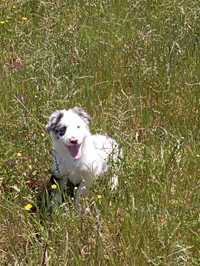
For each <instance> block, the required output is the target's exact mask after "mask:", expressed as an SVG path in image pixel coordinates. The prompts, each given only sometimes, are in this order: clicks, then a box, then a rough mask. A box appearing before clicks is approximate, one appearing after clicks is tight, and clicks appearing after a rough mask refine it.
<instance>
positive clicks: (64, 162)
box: [46, 107, 121, 203]
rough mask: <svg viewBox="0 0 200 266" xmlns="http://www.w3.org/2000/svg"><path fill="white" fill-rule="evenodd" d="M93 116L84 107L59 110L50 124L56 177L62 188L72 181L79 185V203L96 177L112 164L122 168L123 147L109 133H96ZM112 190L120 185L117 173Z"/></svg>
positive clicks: (54, 174) (50, 118)
mask: <svg viewBox="0 0 200 266" xmlns="http://www.w3.org/2000/svg"><path fill="white" fill-rule="evenodd" d="M90 121H91V118H90V116H89V114H88V113H86V112H85V111H84V110H83V109H82V108H79V107H74V108H72V109H69V110H58V111H55V112H54V113H52V114H51V116H50V117H49V122H48V124H47V127H46V128H47V131H48V132H49V133H50V135H51V138H52V142H53V157H54V164H53V178H54V180H55V181H56V182H58V183H59V185H60V186H61V187H65V186H66V185H67V183H68V182H69V183H72V184H73V185H74V186H76V187H77V192H76V195H75V199H76V202H77V203H79V199H80V197H81V196H82V195H84V194H85V193H86V191H87V189H88V188H89V186H90V184H91V183H92V181H93V179H94V178H95V177H101V176H103V175H104V174H105V173H106V172H107V171H108V169H109V167H111V166H113V165H115V166H116V168H115V169H116V170H117V169H118V168H119V163H120V157H121V150H120V149H119V146H118V144H117V142H116V141H115V140H114V139H113V138H110V137H108V136H106V135H99V134H96V135H93V134H91V132H90V129H89V124H90ZM110 183H111V190H114V189H116V187H117V185H118V176H117V174H115V175H114V176H112V178H111V180H110Z"/></svg>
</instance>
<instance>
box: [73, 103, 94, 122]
mask: <svg viewBox="0 0 200 266" xmlns="http://www.w3.org/2000/svg"><path fill="white" fill-rule="evenodd" d="M72 111H73V112H74V113H76V114H77V115H79V116H80V117H81V118H82V119H83V120H84V121H85V123H86V124H88V125H89V123H90V122H91V117H90V115H89V114H88V113H87V112H86V111H85V110H83V108H81V107H74V108H72Z"/></svg>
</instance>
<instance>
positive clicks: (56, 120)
mask: <svg viewBox="0 0 200 266" xmlns="http://www.w3.org/2000/svg"><path fill="white" fill-rule="evenodd" d="M90 120H91V119H90V116H89V115H88V114H87V113H86V112H85V111H84V110H83V109H82V108H79V107H74V108H72V109H69V110H59V111H55V112H54V113H53V114H51V116H50V117H49V122H48V124H47V127H46V128H47V131H48V132H49V133H50V134H51V136H52V139H53V141H54V142H59V143H60V144H61V145H63V146H64V147H65V148H66V150H67V151H68V152H69V154H70V155H71V157H72V158H73V159H80V157H81V148H82V147H81V146H82V144H83V141H84V139H85V138H86V137H87V136H89V135H90V131H89V123H90Z"/></svg>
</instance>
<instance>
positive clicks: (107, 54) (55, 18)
mask: <svg viewBox="0 0 200 266" xmlns="http://www.w3.org/2000/svg"><path fill="white" fill-rule="evenodd" d="M0 47H1V53H0V80H1V83H0V116H1V118H0V137H1V138H0V265H52V266H53V265H95V266H96V265H119V266H121V265H127V266H128V265H135V266H143V265H156V266H158V265H170V266H171V265H174V266H176V265H184V266H185V265H200V249H199V247H200V212H199V210H200V181H199V177H200V137H199V136H200V130H199V129H200V5H199V1H198V0H183V1H179V0H173V1H172V0H165V1H162V0H121V1H120V0H116V1H114V0H102V1H97V0H77V1H72V0H68V1H64V0H57V1H47V0H42V1H39V0H15V1H14V0H10V1H6V0H0ZM73 106H82V107H83V108H85V109H86V110H87V111H88V112H89V113H90V114H91V117H92V125H91V130H92V132H94V133H95V132H96V133H102V132H106V133H108V134H109V135H111V136H113V137H114V138H115V139H116V140H117V141H118V142H119V143H120V144H121V146H122V147H123V151H124V158H123V162H122V168H121V172H120V184H119V188H118V190H117V192H116V193H111V192H110V190H109V189H108V186H107V182H106V179H105V181H101V182H99V181H96V182H95V183H94V184H93V186H92V187H91V189H90V191H89V193H88V196H87V198H86V199H84V200H85V201H86V204H87V205H88V206H90V212H89V213H88V214H87V215H80V213H79V212H78V211H77V209H76V208H75V206H74V204H73V202H71V201H70V199H69V200H68V201H66V203H65V204H63V205H62V206H60V207H59V208H58V209H56V210H55V211H54V213H53V214H52V215H51V216H48V215H47V216H44V217H43V216H42V217H41V215H40V212H39V211H37V212H36V213H34V214H30V213H29V212H28V211H26V210H25V209H24V206H25V205H26V204H27V203H28V202H30V203H32V204H35V202H36V198H37V194H38V191H39V190H40V188H41V186H43V185H44V184H45V182H47V180H48V179H49V177H50V171H51V162H52V157H51V141H50V137H49V135H48V134H47V132H46V130H45V125H46V123H47V120H48V117H49V115H50V114H51V113H52V112H53V111H54V110H56V109H62V108H66V109H67V108H70V107H73ZM108 177H109V174H108Z"/></svg>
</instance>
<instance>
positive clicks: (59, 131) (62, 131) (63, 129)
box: [58, 127, 66, 137]
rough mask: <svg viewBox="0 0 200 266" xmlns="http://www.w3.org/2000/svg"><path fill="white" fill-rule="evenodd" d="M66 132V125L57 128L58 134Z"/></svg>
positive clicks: (61, 134)
mask: <svg viewBox="0 0 200 266" xmlns="http://www.w3.org/2000/svg"><path fill="white" fill-rule="evenodd" d="M65 132H66V127H61V128H60V129H59V130H58V134H59V136H61V137H62V136H63V135H64V134H65Z"/></svg>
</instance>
